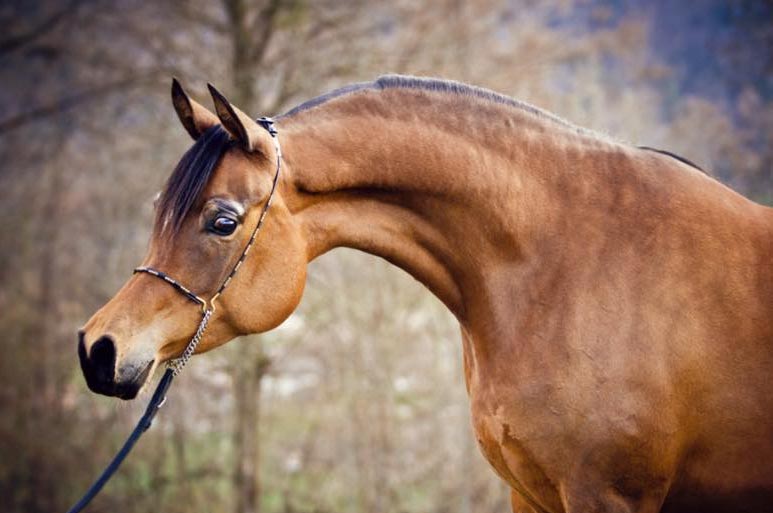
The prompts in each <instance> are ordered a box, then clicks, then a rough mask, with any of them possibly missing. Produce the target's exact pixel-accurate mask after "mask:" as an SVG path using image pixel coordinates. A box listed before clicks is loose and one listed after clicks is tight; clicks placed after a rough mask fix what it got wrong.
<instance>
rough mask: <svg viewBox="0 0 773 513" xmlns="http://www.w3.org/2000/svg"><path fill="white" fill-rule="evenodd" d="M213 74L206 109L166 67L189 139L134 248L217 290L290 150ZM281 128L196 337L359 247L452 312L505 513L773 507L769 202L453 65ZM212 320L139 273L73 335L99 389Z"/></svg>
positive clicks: (384, 85)
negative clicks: (255, 234) (146, 236)
mask: <svg viewBox="0 0 773 513" xmlns="http://www.w3.org/2000/svg"><path fill="white" fill-rule="evenodd" d="M212 91H213V98H214V103H215V113H212V112H210V111H209V110H207V109H206V108H205V107H203V106H201V105H200V104H199V103H197V102H195V101H194V100H192V99H191V98H190V97H189V96H188V95H186V93H185V92H184V91H183V89H182V87H181V86H180V85H179V83H177V82H176V81H175V82H174V83H173V87H172V99H173V104H174V107H175V109H176V112H177V114H178V116H179V118H180V120H181V122H182V124H183V126H184V128H185V129H186V130H187V132H188V133H189V134H190V135H191V136H192V137H193V139H194V140H195V143H194V144H193V146H192V147H191V148H190V149H189V150H188V152H187V153H186V154H185V155H184V156H183V158H182V160H181V161H180V163H179V164H178V165H177V167H176V169H175V170H174V171H173V173H172V175H171V176H170V178H169V179H168V181H167V183H166V186H165V188H164V189H163V191H162V193H161V196H160V200H159V202H158V205H157V208H156V220H155V224H154V227H153V232H152V236H151V240H150V244H149V249H148V252H147V255H146V257H145V260H144V262H143V265H145V266H152V267H153V268H155V269H159V270H162V271H163V272H165V273H166V274H168V275H170V276H173V277H174V278H175V279H176V280H177V281H178V282H180V283H184V284H185V285H186V286H187V287H189V288H190V289H191V290H192V291H194V292H195V293H196V294H199V295H201V296H203V297H211V296H212V295H213V294H214V292H215V290H216V288H217V286H218V284H220V283H222V282H223V279H224V278H225V277H226V274H227V273H228V271H229V270H230V269H231V267H232V266H233V265H234V262H235V261H236V260H237V259H238V258H239V255H240V253H241V251H242V248H243V247H244V246H245V244H246V242H247V239H248V238H249V235H250V232H252V230H253V227H255V226H256V223H257V222H258V217H259V215H260V212H261V211H262V210H263V205H264V204H265V203H266V201H267V196H268V194H269V191H270V190H271V188H272V179H273V176H274V165H275V162H278V158H279V155H278V154H277V149H276V148H275V146H274V144H273V141H272V137H271V134H269V133H268V131H267V130H265V129H264V127H263V126H260V125H259V124H258V123H256V121H255V120H253V119H252V118H250V117H249V116H247V115H246V114H244V113H243V112H242V111H241V110H239V109H238V108H237V107H235V106H233V105H231V104H230V103H229V102H228V100H226V99H225V98H224V97H223V96H222V95H220V94H219V93H217V92H216V91H215V90H214V89H212ZM275 126H276V127H277V129H278V140H279V141H281V147H282V153H283V155H282V157H281V162H282V174H281V177H280V179H279V182H278V186H277V189H276V194H275V197H274V202H273V206H272V208H271V211H270V213H269V214H268V216H267V218H266V222H265V225H264V227H263V231H262V232H261V233H260V236H259V239H258V240H257V242H256V244H255V247H254V248H253V249H252V252H251V253H250V255H249V258H247V259H246V260H245V261H244V265H243V266H242V270H241V271H240V273H239V275H237V276H236V277H235V279H234V280H233V283H232V285H230V288H229V289H228V290H227V291H225V293H224V294H223V295H222V297H221V298H219V300H218V301H219V302H218V308H217V310H216V311H215V313H214V315H213V316H212V319H211V322H210V328H209V331H208V332H207V333H206V335H205V336H204V339H203V340H202V341H201V344H200V346H199V348H198V351H197V352H198V353H201V352H205V351H208V350H210V349H213V348H215V347H217V346H220V345H221V344H224V343H226V342H228V341H229V340H231V339H233V338H234V337H236V336H238V335H243V334H249V333H260V332H264V331H267V330H270V329H272V328H274V327H276V326H277V325H279V324H280V323H281V322H282V321H283V320H284V319H286V318H287V317H288V316H289V315H290V313H291V312H292V311H293V310H294V309H295V308H296V306H297V305H298V302H299V301H300V299H301V294H302V292H303V287H304V282H305V278H306V267H307V264H308V262H309V261H311V260H313V259H314V258H316V257H317V256H319V255H321V254H323V253H325V252H327V251H329V250H331V249H333V248H335V247H339V246H346V247H350V248H356V249H359V250H362V251H365V252H367V253H371V254H373V255H377V256H380V257H382V258H384V259H386V260H388V261H389V262H391V263H393V264H394V265H397V266H399V267H401V268H403V269H404V270H406V271H407V272H409V273H410V274H411V275H413V276H414V277H415V278H416V279H417V280H419V281H420V282H421V283H423V284H424V285H425V286H426V287H427V288H428V289H429V290H430V291H431V292H432V293H434V294H435V295H436V296H437V297H438V298H440V300H441V301H442V302H443V303H444V304H445V305H446V306H447V307H448V308H449V309H450V310H451V312H453V314H454V315H455V316H456V318H457V319H458V321H459V324H460V327H461V339H462V348H463V356H464V369H465V376H464V377H465V380H466V386H467V391H468V393H469V398H470V403H471V405H470V406H471V415H472V422H473V425H474V431H475V433H476V436H477V440H478V442H479V445H480V449H481V451H482V453H483V454H484V456H485V457H486V458H487V459H488V461H489V462H490V463H491V465H492V467H493V468H494V470H495V471H496V472H497V474H498V475H499V476H500V477H501V478H502V479H503V480H504V481H505V482H507V484H508V485H509V486H510V488H511V489H512V494H511V496H512V506H513V510H514V511H516V512H532V513H546V512H551V513H558V512H563V513H576V512H637V513H645V512H657V511H667V512H673V511H680V512H681V511H700V512H704V513H705V512H715V511H733V512H740V511H755V512H758V511H771V510H773V393H771V380H770V377H771V369H773V320H772V319H771V316H772V315H773V309H772V305H773V209H770V208H767V207H764V206H761V205H758V204H755V203H753V202H752V201H750V200H748V199H746V198H744V197H742V196H741V195H739V194H737V193H735V192H733V191H732V190H730V189H728V188H727V187H725V186H724V185H722V184H720V183H719V182H717V181H715V180H713V179H712V178H710V177H709V176H707V175H706V174H705V173H703V172H701V171H700V170H699V169H697V168H696V167H694V166H692V165H690V163H689V162H688V161H684V160H682V159H678V158H673V157H674V156H673V155H669V154H663V153H661V152H657V151H652V150H650V149H642V148H637V147H633V146H629V145H626V144H622V143H619V142H616V141H614V140H611V139H609V138H606V137H602V136H599V135H597V134H594V133H593V132H591V131H588V130H584V129H581V128H577V127H575V126H573V125H571V124H569V123H568V122H566V121H563V120H561V119H560V118H557V117H555V116H553V115H551V114H548V113H546V112H544V111H542V110H539V109H536V108H534V107H531V106H529V105H527V104H524V103H520V102H517V101H515V100H512V99H510V98H508V97H505V96H502V95H499V94H496V93H493V92H490V91H487V90H484V89H480V88H475V87H472V86H467V85H463V84H460V83H456V82H449V81H441V80H436V79H423V78H414V77H403V76H385V77H381V78H379V79H377V80H376V81H374V82H369V83H362V84H356V85H352V86H348V87H344V88H343V89H339V90H336V91H334V92H331V93H328V94H326V95H324V96H321V97H318V98H315V99H313V100H311V101H308V102H306V103H304V104H302V105H300V106H299V107H296V108H294V109H292V110H290V111H289V112H288V113H286V114H284V115H282V116H280V117H279V118H278V119H276V121H275ZM199 315H200V312H199V311H198V309H197V308H195V307H194V306H192V305H191V304H190V302H187V301H186V299H185V298H184V297H183V296H182V295H181V294H178V293H177V291H175V290H172V287H169V286H167V285H166V284H164V283H163V282H162V281H161V280H157V279H154V278H153V277H152V276H149V275H148V274H147V273H142V274H136V275H134V276H133V277H131V278H130V279H129V280H128V281H127V282H126V284H125V285H124V286H123V287H122V288H121V289H120V290H119V291H118V293H117V294H116V295H115V297H113V298H112V299H111V300H110V301H109V302H108V303H107V304H106V305H105V306H104V307H102V308H101V309H100V310H99V311H98V312H97V313H96V314H94V316H93V317H92V318H91V319H90V320H89V321H88V322H87V323H86V325H85V326H84V328H83V329H82V330H81V332H80V336H79V354H80V357H81V365H82V368H83V371H84V374H85V377H86V379H87V383H88V384H89V386H90V388H91V389H92V390H94V391H96V392H99V393H102V394H106V395H113V396H118V397H121V398H123V399H131V398H133V397H134V396H135V395H136V394H137V391H138V390H139V389H140V388H141V387H142V386H143V385H144V383H145V382H146V381H147V380H148V377H149V376H150V375H151V374H152V372H153V370H154V369H155V368H156V367H157V366H158V365H159V364H160V363H162V362H165V361H167V360H169V359H171V358H174V357H176V356H178V355H179V354H180V352H181V351H182V350H183V347H184V346H185V344H186V342H187V341H188V340H189V339H190V338H191V335H192V334H193V331H194V330H195V328H196V325H197V322H198V320H199ZM410 351H411V348H410V347H406V348H405V352H406V353H407V354H410Z"/></svg>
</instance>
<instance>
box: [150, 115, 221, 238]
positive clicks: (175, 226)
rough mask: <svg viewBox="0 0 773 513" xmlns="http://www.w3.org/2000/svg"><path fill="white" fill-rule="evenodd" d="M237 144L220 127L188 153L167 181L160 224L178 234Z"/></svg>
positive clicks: (161, 198)
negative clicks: (224, 155)
mask: <svg viewBox="0 0 773 513" xmlns="http://www.w3.org/2000/svg"><path fill="white" fill-rule="evenodd" d="M232 145H233V140H232V139H231V138H230V136H229V135H228V132H226V131H225V130H224V129H223V128H222V127H221V126H220V125H215V126H213V127H211V128H209V129H207V130H206V131H205V132H204V133H203V134H201V136H200V137H199V138H198V139H197V140H196V142H195V143H194V144H193V146H191V148H190V149H189V150H188V151H187V152H185V155H183V157H182V159H180V162H179V163H178V164H177V167H175V168H174V171H172V174H171V175H170V176H169V179H168V180H167V181H166V185H165V186H164V189H163V191H162V192H161V196H160V198H159V203H158V214H157V217H156V223H157V224H158V227H159V228H160V229H161V230H167V229H168V230H171V231H172V233H175V232H177V231H178V230H179V229H180V226H181V225H182V222H183V220H184V219H185V217H186V216H187V215H188V213H189V212H190V211H191V209H192V208H193V206H194V204H195V203H196V200H197V199H198V198H199V196H200V195H201V193H202V191H203V190H204V187H206V185H207V183H208V182H209V180H210V178H211V177H212V173H213V172H214V170H215V168H216V167H217V164H218V162H220V159H221V158H222V157H223V154H224V153H225V151H226V150H227V149H228V148H230V147H231V146H232Z"/></svg>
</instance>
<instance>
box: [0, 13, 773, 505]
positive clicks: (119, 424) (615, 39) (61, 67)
mask: <svg viewBox="0 0 773 513" xmlns="http://www.w3.org/2000/svg"><path fill="white" fill-rule="evenodd" d="M0 26H2V27H3V29H4V30H3V31H2V35H0V83H2V86H1V87H0V200H1V201H0V333H2V336H0V341H1V342H0V343H2V356H1V357H0V413H1V414H0V497H1V498H2V499H0V500H2V503H3V510H4V511H11V512H52V511H64V510H65V509H66V508H67V507H69V506H70V505H71V503H72V502H73V501H74V500H75V499H76V498H77V497H78V496H80V494H81V493H82V492H83V491H84V490H85V488H86V487H87V486H88V485H89V484H90V482H91V480H92V479H93V478H94V477H95V476H96V475H97V473H98V472H99V471H101V469H102V467H103V466H104V465H105V464H106V462H107V461H108V459H109V458H110V457H111V456H112V455H113V453H114V451H115V450H116V449H117V447H118V446H119V444H120V443H121V442H122V440H123V438H124V437H125V436H126V435H127V434H128V432H129V430H130V429H131V427H132V426H133V423H134V422H135V420H136V419H137V417H138V416H139V415H140V413H141V411H142V409H143V408H144V404H145V402H146V401H147V399H148V394H147V393H146V394H145V396H143V397H141V398H140V399H139V400H138V401H135V402H133V403H125V402H121V401H119V400H116V399H109V398H106V397H101V396H96V395H94V394H92V393H90V392H89V391H88V389H87V388H86V385H85V383H84V380H83V377H82V376H81V372H80V369H79V366H78V362H77V356H76V337H75V332H76V329H77V328H78V327H79V326H80V325H81V324H82V323H83V322H85V320H86V319H87V318H88V317H89V316H90V315H91V314H92V313H93V312H94V311H95V310H96V309H97V308H98V307H99V306H101V305H102V304H103V303H104V302H105V301H106V300H107V299H109V298H110V297H111V295H112V294H113V293H114V292H115V291H116V290H117V289H118V287H119V286H120V285H121V283H122V282H123V281H124V280H125V279H126V278H127V277H128V276H129V275H130V273H131V269H132V268H133V267H134V265H136V264H137V263H138V262H140V260H141V258H142V255H143V253H144V249H145V245H146V242H147V238H148V236H149V231H150V228H151V219H152V199H153V197H154V195H155V193H156V192H157V191H158V190H159V188H160V187H161V185H162V183H163V182H164V180H165V178H166V177H167V175H168V174H169V173H170V172H171V170H172V168H173V166H174V165H175V163H176V162H177V160H178V159H179V158H180V156H181V155H182V153H183V152H184V150H185V149H186V148H187V147H188V146H189V145H190V144H191V142H190V140H189V138H188V136H187V134H186V133H185V132H184V130H183V129H182V127H181V126H180V125H179V122H178V120H177V118H176V116H175V114H174V112H173V109H172V107H171V102H170V100H169V86H170V78H171V76H173V75H174V76H177V77H179V78H180V79H181V80H182V82H183V84H185V86H186V87H187V88H188V89H189V91H190V92H192V93H193V95H194V96H196V97H197V98H198V99H199V100H200V101H203V100H204V99H206V98H208V95H207V94H206V92H205V91H206V89H205V84H206V82H207V81H211V82H212V83H214V84H215V85H216V86H217V87H218V88H220V89H221V90H222V91H223V92H224V93H226V94H227V95H228V96H229V98H230V99H231V100H232V101H233V102H234V103H235V104H237V105H239V106H240V107H241V108H242V109H243V110H245V111H247V112H249V113H251V114H254V115H255V116H258V115H263V114H267V115H271V114H277V113H281V112H283V111H285V110H287V109H288V108H290V107H292V106H293V105H295V104H297V103H299V102H301V101H303V100H305V99H308V98H310V97H313V96H315V95H318V94H320V93H324V92H326V91H328V90H330V89H332V88H334V87H337V86H341V85H344V84H347V83H350V82H354V81H364V80H372V79H375V78H376V77H377V76H378V75H380V74H383V73H387V72H396V73H406V74H415V75H432V76H440V77H445V78H451V79H455V80H461V81H465V82H470V83H473V84H476V85H480V86H484V87H488V88H491V89H494V90H496V91H499V92H502V93H505V94H508V95H511V96H514V97H516V98H518V99H521V100H525V101H528V102H531V103H534V104H536V105H538V106H540V107H543V108H546V109H549V110H551V111H553V112H555V113H557V114H559V115H561V116H563V117H566V118H568V119H569V120H571V121H573V122H575V123H577V124H580V125H583V126H587V127H590V128H593V129H596V130H598V131H601V132H604V133H608V134H610V135H611V136H613V137H616V138H619V139H621V140H624V141H629V142H632V143H635V144H646V145H649V146H655V147H661V148H665V149H668V150H671V151H674V152H677V153H680V154H682V155H684V156H686V157H687V158H690V159H692V160H694V161H695V162H697V163H698V164H699V165H701V166H703V167H704V168H705V169H707V170H708V172H709V173H710V174H711V175H713V176H715V177H716V178H717V179H719V180H721V181H723V182H725V183H726V184H728V185H729V186H730V187H732V188H734V189H735V190H737V191H739V192H741V193H743V194H745V195H747V196H749V197H751V198H753V199H755V200H756V201H759V202H762V203H767V204H771V203H773V177H772V176H771V169H773V3H771V2H770V0H732V1H729V0H691V1H690V2H686V1H678V2H675V1H672V0H650V1H634V0H539V1H529V0H509V1H505V0H500V1H495V0H476V1H462V0H433V1H427V2H415V1H407V0H396V1H393V2H365V1H361V0H315V1H311V0H306V1H303V0H287V1H283V0H268V1H265V0H261V1H259V0H255V1H248V0H209V1H204V0H182V1H172V0H152V1H149V0H148V1H144V0H124V1H121V2H113V1H107V0H72V1H63V0H59V1H40V0H25V1H8V0H5V1H3V2H2V4H1V5H0ZM204 103H205V104H206V105H209V100H207V101H206V102H204ZM309 274H310V277H309V283H308V286H307V291H306V295H305V298H304V300H303V302H302V304H301V307H300V308H299V310H298V311H297V312H296V313H295V314H294V315H293V316H292V317H291V318H290V319H289V320H288V321H287V322H286V323H285V324H284V325H283V326H282V327H281V328H279V329H277V330H275V331H273V332H271V333H269V334H266V335H264V336H260V337H246V338H243V339H239V340H237V341H234V342H232V343H230V344H228V345H226V346H224V347H223V348H222V349H219V350H217V351H214V352H211V353H208V354H207V355H205V356H202V357H197V358H194V359H193V361H192V363H191V365H189V367H188V368H187V369H186V371H185V372H184V373H183V374H182V376H181V377H180V378H179V379H178V380H177V383H176V384H175V386H174V388H173V389H172V391H171V394H170V397H169V401H168V402H167V405H166V406H165V407H164V409H163V412H162V414H161V416H160V418H159V419H157V421H156V423H155V425H154V427H153V429H152V430H151V431H150V432H149V433H148V434H147V435H146V437H145V438H143V439H142V441H141V442H140V444H139V446H138V448H137V449H136V451H135V452H134V453H133V454H132V455H131V457H130V458H129V459H128V461H127V462H126V463H124V466H123V467H122V469H121V470H120V472H119V473H118V474H117V476H116V477H115V478H114V479H113V481H112V482H111V483H110V484H109V485H108V486H107V488H106V489H105V490H104V492H103V494H102V495H101V496H99V498H98V499H97V500H96V501H95V503H94V505H93V507H92V509H90V510H89V511H93V512H107V511H110V512H113V513H124V512H126V513H128V512H146V511H165V512H170V513H173V512H182V511H186V512H188V511H224V512H234V513H257V512H261V513H279V512H287V513H289V512H375V513H378V512H406V513H408V512H438V513H440V512H449V513H451V512H458V513H470V512H479V513H488V512H507V511H509V499H508V492H507V490H506V488H505V487H504V486H503V485H502V484H501V483H500V481H499V480H498V478H497V477H496V476H495V475H494V473H493V472H492V471H491V470H490V469H489V467H488V465H487V463H486V462H485V461H484V460H483V458H482V456H481V455H480V454H479V453H478V449H477V447H476V445H475V443H474V439H473V436H472V434H471V431H470V427H469V419H468V406H467V399H466V394H465V389H464V381H463V373H462V369H461V344H460V341H459V334H458V325H457V324H456V322H455V321H454V319H453V318H452V317H451V315H450V314H449V313H448V312H446V311H445V309H444V308H443V306H442V305H441V304H440V303H439V302H438V301H437V300H436V299H435V298H434V297H433V296H431V295H430V294H429V293H428V292H427V291H426V290H424V289H423V288H422V287H421V286H420V285H419V284H417V283H416V282H415V281H414V280H413V279H411V278H410V277H409V276H407V275H406V274H404V273H403V272H402V271H400V270H398V269H396V268H392V267H389V266H388V265H387V264H385V263H384V262H382V261H380V260H378V259H376V258H374V257H371V256H368V255H363V254H359V253H355V252H353V251H349V250H337V251H334V252H332V253H330V254H328V255H326V256H324V257H322V258H320V259H319V260H317V261H316V262H314V263H313V264H312V265H311V267H310V273H309Z"/></svg>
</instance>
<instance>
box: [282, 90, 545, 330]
mask: <svg viewBox="0 0 773 513" xmlns="http://www.w3.org/2000/svg"><path fill="white" fill-rule="evenodd" d="M384 94H385V93H382V96H383V95H384ZM374 96H378V95H374ZM358 103H359V105H358V109H357V110H356V111H352V112H349V111H347V109H346V108H341V107H340V106H339V107H338V108H336V109H327V108H324V107H323V108H317V109H314V110H313V111H312V112H309V113H301V114H298V115H294V116H292V117H290V118H280V119H279V120H278V123H279V129H280V137H281V138H282V145H283V150H284V158H285V162H286V167H287V175H286V182H285V184H286V185H289V187H286V189H287V190H284V191H283V196H284V198H285V202H286V203H287V205H288V207H289V208H290V210H291V211H292V212H293V213H294V214H295V215H296V216H297V218H298V219H299V220H300V223H301V225H302V226H303V229H304V232H305V236H306V239H307V241H308V248H309V255H308V257H309V260H311V259H313V258H315V257H317V256H319V255H320V254H323V253H325V252H327V251H329V250H331V249H333V248H335V247H350V248H355V249H359V250H362V251H365V252H367V253H371V254H374V255H377V256H380V257H382V258H385V259H386V260H388V261H390V262H392V263H393V264H395V265H397V266H399V267H401V268H403V269H404V270H406V271H407V272H408V273H410V274H411V275H413V276H414V277H415V278H416V279H417V280H419V281H421V282H422V283H424V284H425V285H426V286H427V287H428V288H429V289H430V290H431V291H432V292H433V293H434V294H435V295H436V296H438V298H439V299H440V300H441V301H443V302H444V303H445V304H446V305H447V306H448V308H449V309H450V310H451V311H452V312H453V313H454V314H455V315H456V316H457V318H459V320H460V321H463V319H464V317H465V310H466V308H467V306H466V305H467V304H468V303H469V302H471V301H474V300H475V296H476V289H477V288H479V283H480V277H481V274H482V273H485V272H486V271H485V270H486V268H487V267H488V266H490V265H491V264H492V262H494V261H501V260H502V259H508V260H513V259H516V258H518V255H519V248H520V244H521V241H520V238H519V236H518V235H519V233H518V232H519V231H520V230H521V229H524V230H526V229H528V226H526V225H523V226H519V224H518V223H517V222H514V221H517V220H518V219H519V218H520V219H523V218H524V217H523V216H520V215H519V214H517V213H516V212H515V210H514V205H512V204H508V199H507V198H508V197H509V198H512V197H513V195H514V194H516V193H517V192H518V191H517V190H518V189H524V190H531V193H530V194H526V196H529V197H531V198H532V200H536V198H537V197H538V196H539V194H538V193H537V190H536V189H537V187H538V184H537V183H530V182H529V181H528V180H525V179H523V178H522V177H518V176H516V175H515V174H513V173H512V172H511V170H512V169H511V168H512V164H513V163H512V161H511V160H512V155H511V154H507V153H505V152H503V151H497V148H496V145H495V144H494V145H493V146H490V147H486V148H483V147H482V146H481V140H482V139H485V137H486V134H482V133H480V129H478V131H477V132H476V131H475V130H476V129H474V128H470V129H468V128H465V127H463V126H461V125H459V124H458V123H455V124H450V123H448V120H447V119H446V120H444V121H446V123H445V124H444V123H438V122H433V121H427V120H425V119H429V118H425V119H422V117H423V116H424V115H427V114H429V113H428V112H427V108H426V107H425V108H423V109H422V108H419V109H418V110H410V109H403V110H400V109H394V106H392V107H391V108H390V106H389V105H388V104H384V102H383V98H379V99H378V100H373V101H369V100H368V98H361V99H360V101H359V102H358ZM387 103H388V102H387ZM437 107H439V106H437V105H436V106H435V107H433V108H434V109H437ZM440 107H442V105H441V106H440ZM430 110H431V109H430ZM449 112H450V111H449ZM449 126H450V127H451V128H449ZM494 142H496V141H494ZM508 147H509V146H508ZM495 184H496V187H495V186H494V185H495ZM518 196H523V195H521V194H518ZM520 208H528V205H527V204H526V202H522V203H521V204H520V206H519V209H520Z"/></svg>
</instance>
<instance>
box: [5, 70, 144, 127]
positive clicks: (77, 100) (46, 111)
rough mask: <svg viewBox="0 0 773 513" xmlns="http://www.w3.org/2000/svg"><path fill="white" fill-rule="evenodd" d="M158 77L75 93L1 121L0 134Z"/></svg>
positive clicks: (129, 80)
mask: <svg viewBox="0 0 773 513" xmlns="http://www.w3.org/2000/svg"><path fill="white" fill-rule="evenodd" d="M156 76H157V75H156V74H155V73H154V74H152V75H150V76H143V77H132V78H126V79H122V80H117V81H114V82H109V83H107V84H102V85H100V86H97V87H93V88H90V89H86V90H83V91H80V92H78V93H75V94H73V95H70V96H66V97H64V98H60V99H59V100H57V101H55V102H53V103H49V104H47V105H41V106H39V107H36V108H34V109H30V110H28V111H26V112H21V113H19V114H16V115H13V116H10V117H8V118H6V119H4V120H2V121H0V133H4V132H9V131H11V130H15V129H17V128H19V127H21V126H23V125H26V124H27V123H31V122H33V121H38V120H40V119H42V118H47V117H50V116H55V115H57V114H60V113H62V112H65V111H67V110H70V109H72V108H73V107H77V106H78V105H82V104H85V103H88V102H91V101H93V100H96V99H98V98H102V97H104V96H108V95H110V94H113V93H115V92H118V91H123V90H127V89H132V88H135V87H141V86H145V85H148V84H151V83H154V82H155V78H156Z"/></svg>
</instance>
